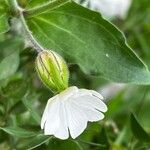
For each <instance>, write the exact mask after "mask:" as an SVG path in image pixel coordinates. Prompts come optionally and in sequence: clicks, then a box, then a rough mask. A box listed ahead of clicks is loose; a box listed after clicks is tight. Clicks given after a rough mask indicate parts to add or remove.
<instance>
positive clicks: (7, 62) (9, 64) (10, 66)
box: [0, 52, 19, 80]
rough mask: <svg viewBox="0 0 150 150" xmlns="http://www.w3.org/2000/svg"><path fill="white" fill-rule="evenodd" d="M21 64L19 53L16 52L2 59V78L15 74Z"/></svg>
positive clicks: (0, 62) (0, 63) (0, 65)
mask: <svg viewBox="0 0 150 150" xmlns="http://www.w3.org/2000/svg"><path fill="white" fill-rule="evenodd" d="M18 66H19V53H18V52H14V53H12V54H10V55H9V56H7V57H5V58H4V59H3V60H2V61H0V80H2V79H6V78H8V77H10V76H11V75H13V74H14V73H15V72H16V71H17V69H18Z"/></svg>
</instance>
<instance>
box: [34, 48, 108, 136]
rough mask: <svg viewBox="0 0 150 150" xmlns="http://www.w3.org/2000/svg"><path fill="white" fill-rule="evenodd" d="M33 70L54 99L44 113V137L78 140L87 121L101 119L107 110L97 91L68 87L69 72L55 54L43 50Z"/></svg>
mask: <svg viewBox="0 0 150 150" xmlns="http://www.w3.org/2000/svg"><path fill="white" fill-rule="evenodd" d="M36 70H37V72H38V75H39V77H40V79H41V80H42V81H43V83H44V84H45V85H46V86H47V87H48V88H50V89H51V90H52V91H53V92H54V93H56V95H55V96H54V97H52V98H50V99H49V100H48V102H47V105H46V108H45V110H44V113H43V116H42V120H41V128H42V129H44V134H45V135H54V136H55V137H57V138H60V139H67V138H69V133H70V135H71V137H72V138H73V139H75V138H76V137H78V136H79V135H80V134H81V133H82V132H83V131H84V130H85V128H86V127H87V123H88V121H90V122H94V121H99V120H102V119H103V118H104V114H103V112H106V111H107V106H106V105H105V103H104V102H103V101H102V100H103V97H102V95H101V94H99V93H98V92H96V91H93V90H87V89H79V88H78V87H76V86H71V87H68V79H69V72H68V67H67V64H66V62H65V61H64V59H63V58H62V57H61V56H60V55H58V54H57V53H56V52H53V51H50V50H44V51H42V52H40V53H39V54H38V56H37V58H36Z"/></svg>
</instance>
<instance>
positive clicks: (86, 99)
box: [73, 91, 107, 112]
mask: <svg viewBox="0 0 150 150" xmlns="http://www.w3.org/2000/svg"><path fill="white" fill-rule="evenodd" d="M73 99H74V100H75V101H78V103H79V104H80V105H83V106H84V105H85V106H89V107H91V106H92V107H94V108H95V109H97V110H99V111H101V112H106V111H107V106H106V104H105V103H104V102H103V101H102V100H100V99H99V98H98V97H97V96H93V95H92V94H91V93H90V91H89V92H87V93H84V94H81V91H80V93H79V94H78V95H76V96H74V97H73Z"/></svg>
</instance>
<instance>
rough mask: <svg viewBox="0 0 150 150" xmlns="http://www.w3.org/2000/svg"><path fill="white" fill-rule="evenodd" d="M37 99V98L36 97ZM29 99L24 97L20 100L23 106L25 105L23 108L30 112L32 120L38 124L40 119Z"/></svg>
mask: <svg viewBox="0 0 150 150" xmlns="http://www.w3.org/2000/svg"><path fill="white" fill-rule="evenodd" d="M36 97H37V96H36ZM30 98H31V97H24V98H23V99H22V102H23V104H24V105H25V107H26V108H27V109H28V111H29V112H30V114H31V116H32V117H33V119H34V120H35V121H36V122H37V123H38V124H40V121H41V118H40V115H39V114H38V112H37V110H35V108H34V107H33V106H34V104H33V103H32V102H31V100H30Z"/></svg>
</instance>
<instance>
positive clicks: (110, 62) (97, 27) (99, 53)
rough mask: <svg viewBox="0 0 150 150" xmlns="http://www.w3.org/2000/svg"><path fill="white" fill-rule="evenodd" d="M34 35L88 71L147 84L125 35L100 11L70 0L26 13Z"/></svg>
mask: <svg viewBox="0 0 150 150" xmlns="http://www.w3.org/2000/svg"><path fill="white" fill-rule="evenodd" d="M26 21H27V24H28V26H29V28H30V30H31V31H32V33H33V36H35V38H36V39H37V40H38V41H39V43H41V45H43V47H45V48H46V49H50V50H54V51H57V52H58V53H60V54H61V55H63V56H64V57H65V58H66V60H67V61H68V62H70V63H75V64H78V65H79V66H80V68H81V69H82V70H83V71H84V72H85V73H86V74H88V75H90V74H91V75H97V76H102V77H104V78H106V79H108V80H112V81H115V82H125V83H135V84H150V72H149V71H148V69H147V67H146V66H145V65H144V64H143V63H142V61H141V60H140V59H139V58H138V57H137V56H136V55H135V53H134V52H133V51H132V50H131V49H130V47H129V46H128V45H127V44H126V42H125V38H124V35H123V34H122V33H121V32H120V31H119V30H118V29H117V28H116V27H114V26H113V25H112V24H111V23H109V22H108V21H106V20H104V19H103V18H102V17H101V16H100V14H99V13H97V12H93V11H91V10H88V9H86V8H84V7H82V6H80V5H77V4H76V3H74V2H72V1H69V2H67V3H64V5H61V6H58V7H57V8H56V7H55V8H54V9H50V10H47V11H44V12H41V13H40V12H39V11H38V13H37V14H34V15H33V14H32V15H27V17H26Z"/></svg>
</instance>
